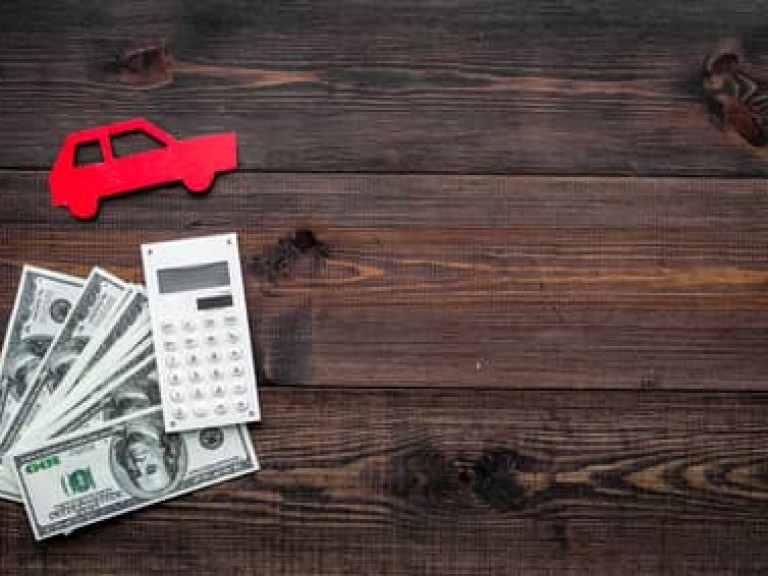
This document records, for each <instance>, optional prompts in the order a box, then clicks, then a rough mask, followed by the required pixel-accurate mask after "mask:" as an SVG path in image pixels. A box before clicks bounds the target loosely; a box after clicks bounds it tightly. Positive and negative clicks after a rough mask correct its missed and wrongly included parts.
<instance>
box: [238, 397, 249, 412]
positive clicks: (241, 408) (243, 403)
mask: <svg viewBox="0 0 768 576" xmlns="http://www.w3.org/2000/svg"><path fill="white" fill-rule="evenodd" d="M235 410H237V411H238V412H245V411H246V410H248V401H247V400H246V399H245V398H243V399H241V400H238V401H237V402H235Z"/></svg>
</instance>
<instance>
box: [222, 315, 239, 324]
mask: <svg viewBox="0 0 768 576" xmlns="http://www.w3.org/2000/svg"><path fill="white" fill-rule="evenodd" d="M224 324H226V325H227V326H234V325H235V324H237V316H225V317H224Z"/></svg>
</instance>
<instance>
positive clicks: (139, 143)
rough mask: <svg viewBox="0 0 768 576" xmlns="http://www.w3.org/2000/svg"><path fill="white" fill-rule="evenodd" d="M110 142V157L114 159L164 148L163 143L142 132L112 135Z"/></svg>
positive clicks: (132, 131)
mask: <svg viewBox="0 0 768 576" xmlns="http://www.w3.org/2000/svg"><path fill="white" fill-rule="evenodd" d="M110 141H111V142H112V155H113V156H114V157H115V158H122V157H124V156H130V155H132V154H139V153H141V152H149V151H151V150H157V149H158V148H165V144H164V143H162V142H160V141H159V140H157V139H156V138H154V137H153V136H151V135H150V134H148V133H147V132H144V131H143V130H130V131H128V132H122V133H120V134H113V135H112V136H110Z"/></svg>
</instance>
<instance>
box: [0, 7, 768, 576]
mask: <svg viewBox="0 0 768 576" xmlns="http://www.w3.org/2000/svg"><path fill="white" fill-rule="evenodd" d="M767 8H768V5H766V4H765V3H761V2H746V1H742V0H737V1H736V2H731V3H722V2H721V3H716V2H712V1H710V0H708V1H706V2H701V3H696V4H695V5H694V4H693V3H672V2H662V1H661V0H649V1H647V2H642V3H637V2H630V1H628V0H627V1H620V2H604V1H593V2H578V3H576V2H561V1H554V0H549V1H545V2H527V1H514V2H501V1H498V0H487V1H480V0H475V1H470V0H467V1H455V2H435V1H425V2H405V1H400V0H394V1H391V2H373V1H369V0H359V1H357V0H341V1H335V2H328V1H324V2H304V1H301V2H299V1H283V2H276V1H272V0H267V1H265V2H260V3H251V2H243V1H240V2H238V1H235V0H216V1H211V2H195V3H183V2H174V1H170V0H162V1H157V2H147V1H146V0H140V1H135V2H118V1H116V0H108V1H104V2H98V3H97V2H82V3H69V2H51V3H30V2H21V1H17V0H11V1H5V2H3V3H2V4H0V194H2V197H1V198H2V201H1V202H0V221H1V222H2V228H1V230H2V242H1V243H0V322H2V324H3V329H4V324H5V322H6V321H7V319H8V317H9V315H10V312H11V308H12V306H13V296H14V293H15V289H16V285H17V281H18V276H19V273H20V269H21V265H22V264H23V263H27V262H28V263H33V264H37V265H41V266H48V267H51V268H54V269H57V270H61V271H65V272H71V273H76V274H86V273H87V272H88V270H89V268H90V267H91V266H93V265H99V266H103V267H105V268H107V269H109V270H111V271H113V272H114V273H116V274H118V275H120V276H122V277H124V278H126V279H130V280H133V281H141V279H142V277H141V270H140V257H139V250H138V247H139V244H141V243H143V242H147V241H152V240H162V239H171V238H176V237H181V236H192V235H200V234H207V233H214V232H224V231H231V230H234V231H236V232H238V234H239V235H240V243H241V251H242V255H243V265H244V272H245V283H246V292H247V295H248V300H249V309H250V314H251V320H252V322H251V328H252V333H253V337H254V345H255V347H256V352H257V356H258V364H259V366H258V367H259V371H260V375H261V382H260V384H261V391H262V407H263V413H264V421H263V422H262V423H261V424H259V425H256V426H253V427H252V433H253V438H254V442H255V445H256V448H257V450H258V452H259V454H260V457H261V460H262V466H263V470H262V471H261V472H259V473H258V474H255V475H252V476H249V477H246V478H242V479H240V480H236V481H233V482H229V483H226V484H223V485H220V486H217V487H215V488H211V489H208V490H204V491H201V492H198V493H195V494H192V495H189V496H185V497H183V498H180V499H177V500H174V501H171V502H168V503H165V504H162V505H159V506H156V507H152V508H150V509H146V510H143V511H139V512H136V513H134V514H131V515H129V516H125V517H121V518H118V519H115V520H113V521H109V522H107V523H105V524H102V525H98V526H94V527H92V528H89V529H86V530H84V531H82V532H78V533H76V534H75V535H73V536H71V537H68V538H58V539H55V540H51V541H49V542H45V543H35V542H34V539H33V537H32V534H31V531H30V530H29V528H28V525H27V523H26V519H25V517H24V513H23V510H22V509H21V508H20V507H19V506H18V505H15V504H10V503H5V502H0V573H1V574H3V575H5V574H8V575H9V576H10V575H13V576H15V575H22V574H24V575H37V574H44V573H45V574H145V573H158V574H185V575H186V574H195V573H200V574H209V573H210V574H251V573H252V574H267V575H270V576H272V575H275V576H278V575H283V574H286V575H288V574H290V575H315V574H366V575H367V574H398V575H410V574H439V575H454V574H504V575H507V574H534V575H537V574H542V575H543V574H574V575H575V574H600V575H603V574H606V575H629V574H638V575H646V574H670V575H688V574H690V575H708V574H733V575H747V574H765V573H767V572H768V378H767V377H766V374H768V360H766V356H765V354H764V344H765V343H766V337H768V290H767V288H768V223H767V222H766V218H765V214H766V213H768V184H766V181H765V180H764V179H763V177H764V176H765V175H766V174H768V152H766V151H765V150H764V149H760V148H754V147H751V146H749V145H748V144H746V143H745V142H743V140H742V139H741V138H740V137H739V136H738V135H736V134H735V133H734V132H733V130H732V129H731V128H730V127H729V126H728V125H727V124H726V126H725V127H724V128H723V127H718V126H717V125H716V124H717V122H715V121H714V120H713V117H712V107H711V105H708V103H707V102H706V100H705V95H704V92H703V90H702V87H701V86H702V82H701V81H702V63H703V62H704V59H705V57H706V56H707V54H708V53H709V52H710V51H711V50H713V49H715V47H716V46H717V45H718V43H721V42H722V41H723V40H724V39H726V38H736V39H737V40H739V41H741V43H742V45H743V49H744V54H745V55H746V57H748V58H749V60H750V61H751V62H753V63H755V64H756V65H758V66H760V65H762V64H763V63H764V62H765V61H766V59H768V42H766V40H765V35H764V34H763V32H764V29H763V28H761V18H762V17H763V15H764V14H766V13H768V12H767V10H766V9H767ZM766 78H768V75H767V76H766ZM132 116H146V117H148V118H149V119H151V120H153V121H155V122H157V123H158V124H160V125H161V126H163V127H165V128H167V129H168V130H169V131H171V132H173V133H174V134H177V135H179V136H193V135H197V134H203V133H207V132H212V131H217V130H235V131H236V132H237V134H238V139H239V153H240V160H241V168H242V169H241V170H240V171H239V172H237V173H235V174H231V175H226V176H222V177H220V178H219V179H217V181H216V185H215V188H214V190H213V191H212V192H211V194H209V195H207V196H203V197H192V196H191V195H189V194H188V193H187V192H186V191H185V190H184V189H183V188H182V187H181V186H166V187H164V188H162V189H160V190H157V191H153V192H146V193H139V194H135V195H131V196H127V197H122V198H119V199H116V200H112V201H108V202H105V203H104V204H103V206H102V211H101V214H100V216H99V218H98V219H97V220H95V221H93V222H86V223H84V222H79V221H77V220H74V219H73V218H72V217H71V216H69V214H68V213H67V212H66V211H65V210H61V209H55V208H53V207H51V206H50V204H49V200H48V190H47V185H46V178H47V169H48V167H49V166H50V163H51V162H52V160H53V158H54V157H55V155H56V153H57V150H58V146H59V144H60V142H61V139H62V137H63V136H64V135H65V134H66V133H67V132H68V131H71V130H75V129H79V128H83V127H86V126H91V125H97V124H100V123H104V122H108V121H112V120H117V119H120V118H126V117H132ZM301 231H310V232H311V233H312V234H313V235H314V237H315V238H316V240H318V242H319V243H321V244H322V246H321V247H320V248H317V249H315V250H304V251H302V250H297V249H295V248H292V247H291V246H292V242H294V243H295V241H296V234H297V232H299V234H300V235H301ZM304 237H305V238H306V234H305V236H304Z"/></svg>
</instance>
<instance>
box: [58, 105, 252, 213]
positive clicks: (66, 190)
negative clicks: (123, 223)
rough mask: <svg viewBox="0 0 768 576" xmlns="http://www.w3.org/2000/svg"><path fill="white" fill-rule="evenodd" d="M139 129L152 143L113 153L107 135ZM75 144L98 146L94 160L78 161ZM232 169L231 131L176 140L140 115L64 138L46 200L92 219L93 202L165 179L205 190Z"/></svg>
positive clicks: (192, 189)
mask: <svg viewBox="0 0 768 576" xmlns="http://www.w3.org/2000/svg"><path fill="white" fill-rule="evenodd" d="M133 132H139V133H143V134H144V135H146V136H149V137H150V138H151V139H152V140H154V141H155V142H156V143H157V144H158V146H157V147H154V148H153V149H150V150H143V151H140V152H135V153H131V154H127V155H124V156H119V157H118V156H116V155H115V154H114V148H113V139H114V138H116V137H118V136H121V135H125V134H130V133H133ZM79 146H98V149H99V150H100V152H101V158H100V161H99V160H97V161H93V162H90V163H85V164H82V165H78V162H77V158H76V154H77V149H78V147H79ZM236 167H237V143H236V137H235V134H234V133H224V134H212V135H207V136H199V137H195V138H188V139H185V140H176V139H175V138H173V137H172V136H171V135H169V134H167V133H166V132H163V131H162V130H160V129H159V128H157V127H156V126H155V125H154V124H152V123H151V122H149V121H148V120H145V119H143V118H134V119H132V120H126V121H123V122H117V123H115V124H110V125H107V126H99V127H96V128H90V129H87V130H82V131H80V132H74V133H72V134H70V135H68V136H67V137H66V139H65V140H64V144H63V145H62V147H61V150H60V151H59V155H58V156H57V158H56V161H55V162H54V164H53V168H52V169H51V174H50V176H49V178H48V184H49V188H50V191H51V202H52V203H53V204H54V205H56V206H66V207H67V208H68V209H69V211H70V212H71V213H72V214H73V215H74V216H77V217H78V218H83V219H87V218H93V217H94V216H95V215H96V214H97V213H98V211H99V201H100V200H101V198H105V197H107V196H115V195H118V194H127V193H130V192H134V191H136V190H142V189H145V188H151V187H153V186H158V185H161V184H167V183H170V182H179V181H180V182H182V183H183V184H184V186H186V187H187V189H189V191H190V192H195V193H202V192H205V191H206V190H208V189H209V188H210V187H211V184H212V183H213V179H214V178H215V176H216V174H218V173H221V172H227V171H230V170H234V169H235V168H236Z"/></svg>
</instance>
